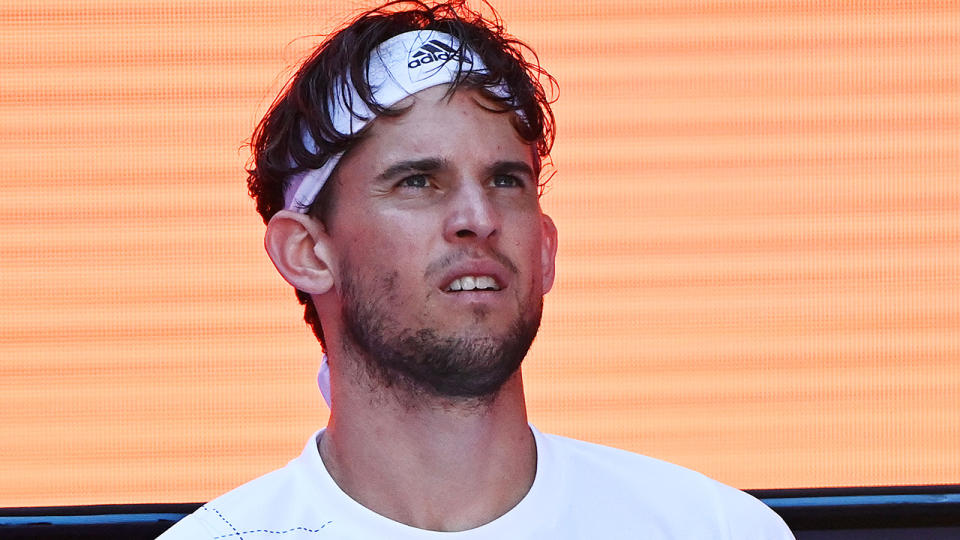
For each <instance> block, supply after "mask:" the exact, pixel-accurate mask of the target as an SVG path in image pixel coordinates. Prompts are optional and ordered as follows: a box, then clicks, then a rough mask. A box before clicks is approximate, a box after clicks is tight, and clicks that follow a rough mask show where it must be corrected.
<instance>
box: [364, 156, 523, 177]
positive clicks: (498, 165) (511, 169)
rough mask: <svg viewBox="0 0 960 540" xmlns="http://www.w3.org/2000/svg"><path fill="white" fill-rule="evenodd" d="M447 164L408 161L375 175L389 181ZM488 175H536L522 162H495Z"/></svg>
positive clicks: (430, 160)
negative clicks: (406, 174) (402, 175)
mask: <svg viewBox="0 0 960 540" xmlns="http://www.w3.org/2000/svg"><path fill="white" fill-rule="evenodd" d="M446 164H447V163H446V162H445V161H444V160H442V159H440V158H435V157H431V158H423V159H409V160H404V161H399V162H397V163H394V164H393V165H390V166H389V167H387V168H386V169H384V170H383V172H381V173H380V174H378V175H377V180H381V181H382V180H389V179H391V178H394V177H396V176H399V175H401V174H405V173H423V172H433V171H436V170H439V169H442V168H443V167H444V166H445V165H446ZM488 171H489V172H490V174H509V173H521V174H526V175H529V176H530V177H531V178H533V177H535V176H536V175H535V174H534V172H533V167H531V166H530V164H529V163H526V162H524V161H497V162H495V163H494V164H493V165H491V166H490V167H488Z"/></svg>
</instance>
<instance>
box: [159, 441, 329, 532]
mask: <svg viewBox="0 0 960 540" xmlns="http://www.w3.org/2000/svg"><path fill="white" fill-rule="evenodd" d="M311 440H314V439H311ZM308 445H309V443H308ZM309 458H310V456H309V451H308V450H307V451H305V452H304V454H302V455H301V456H299V457H297V458H295V459H293V460H291V461H290V462H289V463H288V464H287V465H286V466H284V467H281V468H279V469H277V470H274V471H271V472H269V473H267V474H265V475H263V476H260V477H258V478H255V479H253V480H251V481H249V482H247V483H245V484H242V485H240V486H239V487H236V488H234V489H232V490H231V491H228V492H227V493H224V494H223V495H220V496H219V497H217V498H215V499H213V500H211V501H210V502H208V503H206V504H204V505H203V506H201V507H200V508H199V509H198V510H197V511H196V512H194V513H192V514H190V515H188V516H187V517H185V518H183V519H182V520H180V521H179V522H177V523H176V524H175V525H174V526H173V527H171V528H170V529H169V530H168V531H167V532H166V533H164V534H163V535H161V536H160V539H162V540H179V539H187V538H191V539H200V538H238V537H243V536H244V535H250V534H254V533H262V534H264V535H277V534H282V535H284V537H285V538H294V537H296V535H295V534H291V533H295V532H301V533H308V534H309V533H314V532H320V531H321V530H322V529H323V528H324V527H326V525H328V523H329V519H324V518H323V516H322V515H321V513H318V512H317V511H316V510H317V509H318V508H322V507H323V501H322V500H320V499H321V497H320V492H319V491H318V490H317V489H316V486H315V485H314V482H315V480H316V475H315V474H312V471H311V469H312V468H313V467H314V464H312V463H311V462H310V461H311V460H310V459H309ZM290 524H295V525H294V526H293V528H292V529H291V525H290Z"/></svg>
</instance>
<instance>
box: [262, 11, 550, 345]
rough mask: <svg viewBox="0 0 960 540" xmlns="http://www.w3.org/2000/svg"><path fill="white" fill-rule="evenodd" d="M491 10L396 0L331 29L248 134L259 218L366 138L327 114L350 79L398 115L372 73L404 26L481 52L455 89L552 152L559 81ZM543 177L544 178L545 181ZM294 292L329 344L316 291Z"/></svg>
mask: <svg viewBox="0 0 960 540" xmlns="http://www.w3.org/2000/svg"><path fill="white" fill-rule="evenodd" d="M486 7H487V8H488V9H487V10H488V11H489V12H490V15H489V16H484V15H483V14H482V13H480V12H478V11H474V10H472V9H470V8H468V7H467V6H466V5H465V3H464V1H463V0H454V1H450V2H445V3H439V4H430V5H428V4H427V3H425V2H422V1H419V0H396V1H392V2H389V3H386V4H384V5H382V6H380V7H377V8H374V9H371V10H369V11H366V12H364V13H362V14H360V15H358V16H357V17H355V18H354V19H353V20H351V21H349V22H348V23H346V24H345V25H344V26H342V27H341V28H340V29H338V30H336V31H335V32H334V33H332V34H330V35H328V36H327V37H326V39H325V40H324V41H323V43H321V44H320V45H319V46H318V47H317V48H316V49H315V50H314V51H313V52H312V53H311V54H310V55H309V56H308V57H307V58H306V59H305V60H304V61H303V63H302V64H301V66H300V67H299V69H298V70H297V71H296V73H295V74H294V75H293V77H292V78H291V79H290V80H289V81H288V82H287V84H286V85H285V86H284V88H283V90H282V91H281V93H280V95H279V96H278V97H277V99H276V100H274V102H273V104H272V105H271V106H270V109H269V110H268V111H267V113H266V115H265V116H264V117H263V119H262V120H261V121H260V123H259V124H258V125H257V127H256V129H255V130H254V133H253V136H252V138H251V141H250V148H251V152H252V156H251V159H250V165H249V166H248V169H247V173H248V175H249V176H248V178H247V186H248V188H249V191H250V196H251V197H253V198H254V200H255V201H256V205H257V212H259V214H260V216H261V217H262V218H263V222H264V223H267V222H269V221H270V218H271V217H273V215H274V214H276V213H277V212H278V211H280V210H282V209H283V207H284V190H285V188H286V187H287V184H288V182H289V179H290V177H291V176H293V175H295V174H297V173H299V172H302V171H304V170H308V169H318V168H320V167H321V166H322V165H323V164H324V163H325V162H326V161H327V160H328V159H329V158H330V157H331V156H334V155H336V154H338V153H340V152H346V151H348V150H349V149H350V148H351V147H353V146H354V145H355V144H356V142H357V141H358V140H360V138H362V137H363V135H364V131H360V132H359V133H357V134H352V135H344V134H342V133H340V132H338V131H337V130H336V129H335V128H334V126H333V122H332V120H331V115H330V112H329V104H330V103H331V101H332V96H333V95H334V92H335V91H339V92H341V95H346V94H347V93H348V92H344V89H345V87H346V86H348V82H347V81H348V78H349V84H352V86H353V87H354V88H355V89H356V90H357V93H358V95H359V96H360V98H361V99H362V100H363V101H364V102H365V103H366V104H367V106H368V107H370V110H371V111H373V112H374V113H375V114H378V115H380V114H398V112H397V111H390V110H386V109H384V107H383V106H381V105H380V104H378V103H376V102H375V101H373V98H372V91H371V89H370V86H369V84H368V83H367V80H366V70H367V65H368V59H369V58H370V55H371V53H372V52H373V51H374V50H375V49H376V47H377V46H379V45H380V44H381V43H383V42H384V41H386V40H388V39H390V38H391V37H394V36H396V35H399V34H402V33H405V32H410V31H414V30H436V31H439V32H444V33H446V34H449V35H451V36H453V37H454V38H456V39H457V40H458V41H459V42H460V44H461V45H460V46H461V47H464V48H468V49H470V50H471V51H473V52H474V53H475V54H477V55H478V56H479V57H480V58H481V59H482V61H483V63H484V65H485V66H486V68H487V69H486V72H485V73H476V72H470V73H466V72H461V74H460V75H459V76H458V77H457V78H456V80H455V81H454V83H453V84H451V87H450V90H449V91H450V92H451V93H452V92H453V91H455V90H456V88H458V87H470V88H476V89H479V90H481V91H482V92H483V93H484V94H485V95H487V97H489V98H490V99H492V100H494V101H499V102H500V103H501V104H503V106H504V109H505V110H508V111H516V112H517V113H518V114H516V115H514V118H513V125H514V128H515V129H516V130H517V133H518V134H519V135H520V136H521V137H522V138H523V139H524V140H526V141H529V142H530V144H531V145H534V146H535V147H536V150H537V155H538V157H539V158H540V159H541V160H542V159H544V158H547V157H548V156H549V154H550V149H551V147H552V145H553V138H554V133H555V131H554V130H555V126H554V119H553V112H552V111H551V109H550V103H551V101H552V100H551V99H548V97H547V95H546V92H545V89H544V85H543V82H542V81H545V82H546V83H547V84H548V87H549V88H550V89H551V90H553V89H555V88H556V81H555V80H554V79H553V77H551V76H550V74H548V73H547V72H546V71H545V70H543V69H542V68H541V67H540V64H539V60H538V59H537V56H536V53H534V51H533V50H532V49H531V48H530V47H529V46H527V45H526V44H525V43H523V42H522V41H520V40H518V39H516V38H514V37H513V36H511V35H509V34H507V33H506V32H505V31H504V28H503V22H502V20H501V19H500V17H499V15H498V14H497V13H496V11H495V10H493V8H492V7H490V6H489V4H486ZM461 58H462V55H461ZM460 67H461V68H462V66H460ZM337 85H340V88H337ZM497 87H499V88H506V89H507V95H506V96H504V95H502V91H501V92H498V93H493V92H491V91H490V89H493V88H497ZM304 132H307V133H309V134H310V136H311V137H312V139H313V141H314V142H315V144H316V148H313V147H312V146H311V147H310V148H308V147H307V145H305V144H304V136H303V133H304ZM537 172H538V173H539V172H540V171H537ZM334 174H336V172H334ZM332 184H334V182H327V185H326V186H324V188H323V189H322V190H321V191H320V194H319V195H318V197H317V199H316V201H314V203H313V205H312V206H311V207H310V209H309V212H310V213H311V214H312V215H314V216H315V217H317V218H318V219H321V220H323V216H324V214H325V213H326V212H325V210H326V209H327V208H329V205H331V204H333V203H332V202H331V201H332V195H331V192H332V189H331V188H330V186H331V185H332ZM542 184H543V181H542V182H541V188H542V187H543V185H542ZM297 299H298V300H299V301H300V303H301V304H303V305H304V307H305V310H304V320H305V321H306V322H307V324H309V325H310V327H311V328H312V329H313V333H314V335H316V337H317V339H318V340H319V341H320V343H321V344H322V345H324V346H325V342H324V338H323V329H322V327H321V324H320V319H319V316H318V315H317V311H316V309H315V307H314V305H313V302H312V301H311V300H310V295H308V294H307V293H305V292H303V291H299V290H298V291H297Z"/></svg>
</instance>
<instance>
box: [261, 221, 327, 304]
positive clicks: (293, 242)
mask: <svg viewBox="0 0 960 540" xmlns="http://www.w3.org/2000/svg"><path fill="white" fill-rule="evenodd" d="M328 240H329V239H328V237H327V234H326V230H325V229H324V227H323V224H322V223H320V222H319V221H317V220H316V219H314V218H312V217H310V216H308V215H306V214H300V213H298V212H292V211H290V210H281V211H279V212H277V213H276V214H275V215H274V216H273V217H272V218H270V222H269V223H267V232H266V234H265V235H264V240H263V244H264V247H265V248H266V250H267V254H268V255H269V256H270V260H271V261H273V265H274V266H276V267H277V271H278V272H280V275H281V276H283V279H285V280H287V283H289V284H290V285H293V286H294V287H296V288H297V289H298V290H301V291H304V292H306V293H310V294H324V293H326V292H327V291H329V290H330V289H331V288H332V287H333V285H334V275H333V271H332V266H331V263H332V262H333V261H332V260H331V257H330V251H329V242H328Z"/></svg>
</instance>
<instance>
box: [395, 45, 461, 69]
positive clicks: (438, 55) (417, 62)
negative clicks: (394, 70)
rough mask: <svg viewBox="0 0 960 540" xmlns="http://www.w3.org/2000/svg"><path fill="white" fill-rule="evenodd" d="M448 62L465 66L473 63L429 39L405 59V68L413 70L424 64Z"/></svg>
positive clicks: (453, 50) (455, 51) (451, 48)
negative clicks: (455, 61)
mask: <svg viewBox="0 0 960 540" xmlns="http://www.w3.org/2000/svg"><path fill="white" fill-rule="evenodd" d="M448 60H457V61H459V62H462V63H465V64H472V63H473V60H471V59H470V57H469V56H467V57H466V58H465V57H463V55H461V54H460V52H459V51H457V49H454V48H453V47H451V46H450V45H447V44H446V43H444V42H442V41H440V40H438V39H431V40H430V41H428V42H426V43H424V44H423V45H421V46H420V47H418V48H417V49H416V50H414V51H412V52H411V53H410V56H409V57H408V58H407V67H408V68H410V69H415V68H418V67H420V66H423V65H426V64H432V63H434V62H446V61H448Z"/></svg>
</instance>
